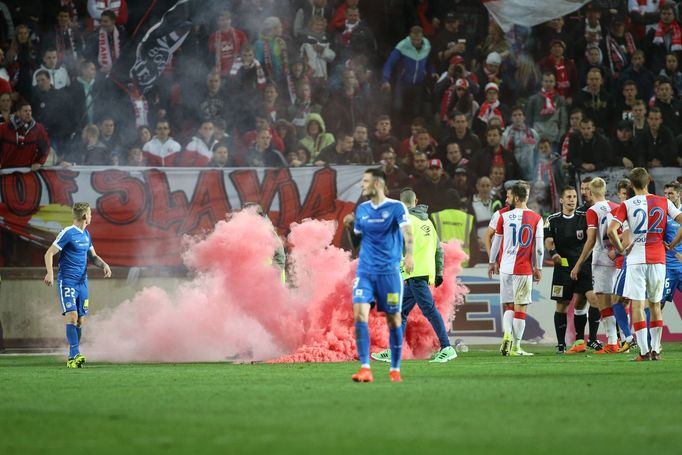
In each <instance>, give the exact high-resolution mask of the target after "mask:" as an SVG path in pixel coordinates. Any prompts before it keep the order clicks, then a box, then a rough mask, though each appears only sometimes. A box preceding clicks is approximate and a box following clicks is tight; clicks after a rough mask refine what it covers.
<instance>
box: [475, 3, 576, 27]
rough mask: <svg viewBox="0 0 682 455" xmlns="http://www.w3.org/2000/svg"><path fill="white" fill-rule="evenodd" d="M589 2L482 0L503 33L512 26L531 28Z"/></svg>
mask: <svg viewBox="0 0 682 455" xmlns="http://www.w3.org/2000/svg"><path fill="white" fill-rule="evenodd" d="M588 2H589V0H544V1H540V0H483V4H484V5H485V7H486V8H488V11H489V12H490V14H491V15H492V16H493V18H495V21H496V22H497V23H498V24H499V25H500V27H501V28H502V30H504V31H505V32H507V31H509V29H510V28H511V27H512V25H523V26H525V27H532V26H533V25H538V24H542V23H543V22H547V21H549V20H551V19H554V18H557V17H560V16H565V15H566V14H569V13H572V12H573V11H575V10H577V9H580V8H582V6H583V5H585V4H586V3H588Z"/></svg>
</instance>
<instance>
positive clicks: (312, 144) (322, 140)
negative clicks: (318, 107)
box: [300, 112, 334, 163]
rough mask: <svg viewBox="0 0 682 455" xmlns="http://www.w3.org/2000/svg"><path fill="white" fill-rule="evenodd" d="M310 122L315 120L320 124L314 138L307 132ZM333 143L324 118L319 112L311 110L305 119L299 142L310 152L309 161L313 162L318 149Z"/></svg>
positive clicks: (332, 137)
mask: <svg viewBox="0 0 682 455" xmlns="http://www.w3.org/2000/svg"><path fill="white" fill-rule="evenodd" d="M310 122H317V123H318V124H319V125H320V134H318V135H317V137H316V138H314V137H312V136H310V135H309V134H308V125H310ZM333 143H334V136H332V135H331V134H329V133H327V131H326V126H325V123H324V119H323V118H322V116H321V115H320V114H317V113H315V112H311V113H310V114H308V118H307V119H306V121H305V137H303V139H301V141H300V144H301V145H302V146H304V147H305V148H306V149H308V151H309V152H310V162H311V163H314V162H315V161H316V159H317V155H319V154H320V151H321V150H322V149H323V148H325V147H328V146H330V145H332V144H333Z"/></svg>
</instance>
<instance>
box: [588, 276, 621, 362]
mask: <svg viewBox="0 0 682 455" xmlns="http://www.w3.org/2000/svg"><path fill="white" fill-rule="evenodd" d="M615 277H616V268H615V267H606V266H595V267H593V268H592V278H593V280H594V289H593V290H594V293H595V294H596V295H597V305H598V307H599V314H600V315H601V322H602V323H603V324H604V329H605V330H606V337H607V343H606V346H604V347H603V348H602V349H599V350H598V351H596V353H598V354H615V353H617V352H618V349H619V347H620V346H618V333H617V331H616V318H615V316H614V315H613V309H612V308H611V292H612V291H613V285H614V280H615Z"/></svg>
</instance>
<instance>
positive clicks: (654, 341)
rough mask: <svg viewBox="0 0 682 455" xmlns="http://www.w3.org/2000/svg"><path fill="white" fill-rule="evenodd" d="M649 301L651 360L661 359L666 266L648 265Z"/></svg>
mask: <svg viewBox="0 0 682 455" xmlns="http://www.w3.org/2000/svg"><path fill="white" fill-rule="evenodd" d="M646 272H647V277H646V278H647V280H646V281H647V299H648V300H649V308H650V309H651V321H650V323H649V332H650V333H651V360H660V359H661V338H662V336H663V311H662V309H661V303H660V302H661V300H663V287H664V285H665V283H664V282H665V278H666V271H665V265H664V264H647V267H646Z"/></svg>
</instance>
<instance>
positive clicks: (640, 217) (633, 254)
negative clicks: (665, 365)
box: [608, 167, 682, 361]
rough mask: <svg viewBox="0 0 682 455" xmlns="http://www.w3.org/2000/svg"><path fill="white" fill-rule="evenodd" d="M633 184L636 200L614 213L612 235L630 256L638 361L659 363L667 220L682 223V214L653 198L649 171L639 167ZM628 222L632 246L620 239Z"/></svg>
mask: <svg viewBox="0 0 682 455" xmlns="http://www.w3.org/2000/svg"><path fill="white" fill-rule="evenodd" d="M630 181H631V182H632V187H633V189H634V190H635V197H632V198H630V199H628V200H627V201H625V202H623V203H622V204H621V205H620V206H619V207H618V209H617V210H616V211H615V212H614V219H613V221H611V224H610V225H609V229H608V235H609V238H610V239H611V241H612V242H613V245H614V246H615V247H616V249H617V250H618V251H619V252H621V253H625V254H627V268H628V270H627V280H625V286H624V289H623V295H624V297H627V298H629V299H631V300H632V320H633V323H634V324H633V325H634V328H635V333H636V334H637V345H638V346H639V352H640V354H639V355H638V356H637V357H635V359H634V360H636V361H643V360H659V359H660V352H661V336H662V334H663V316H662V312H661V304H660V301H661V299H662V298H663V285H664V280H665V248H666V246H665V244H664V243H663V237H664V235H665V229H666V222H667V217H668V216H670V218H672V219H674V220H675V221H677V222H678V223H679V222H682V212H681V211H680V210H679V209H678V208H677V207H675V206H674V205H673V204H672V202H670V201H669V200H668V199H666V198H665V197H663V196H656V195H654V194H649V192H648V191H647V187H648V185H649V181H650V177H649V173H648V172H647V171H646V169H644V168H641V167H638V168H635V169H633V170H632V171H631V172H630ZM626 221H627V222H628V224H629V226H630V238H631V243H630V244H629V245H627V246H623V244H622V242H621V241H620V239H619V238H618V228H619V227H620V226H621V225H622V224H623V223H624V222H626ZM681 239H682V230H680V231H679V232H678V233H677V235H676V236H675V238H674V239H673V241H672V242H671V243H670V245H669V247H674V246H676V245H677V244H678V243H679V242H680V240H681ZM647 301H648V302H649V308H650V309H651V322H650V331H651V350H650V349H649V342H648V340H647V327H646V319H645V316H644V305H645V304H646V302H647Z"/></svg>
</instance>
